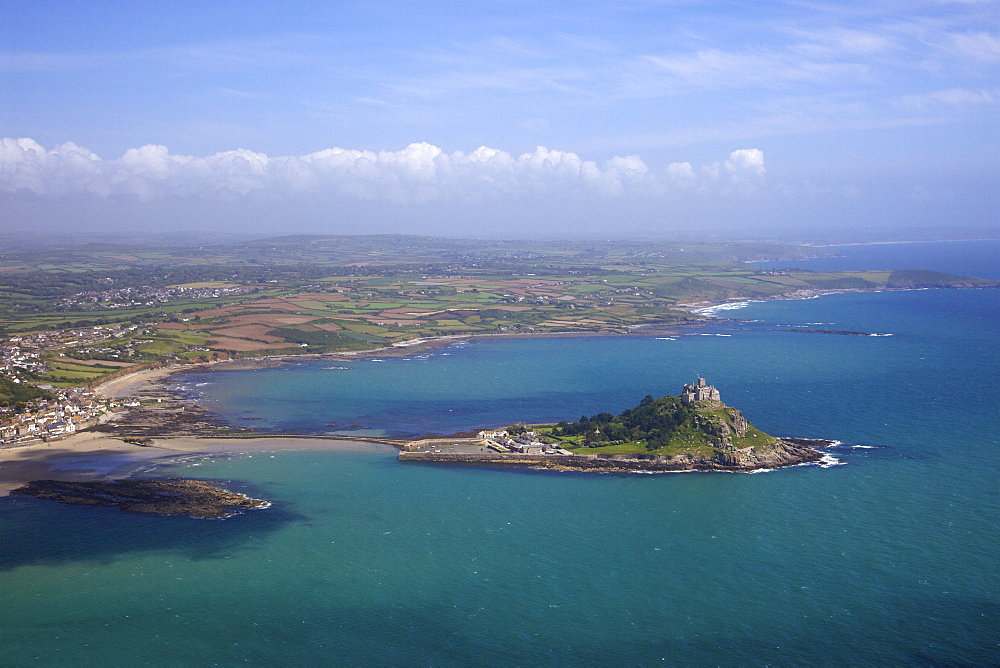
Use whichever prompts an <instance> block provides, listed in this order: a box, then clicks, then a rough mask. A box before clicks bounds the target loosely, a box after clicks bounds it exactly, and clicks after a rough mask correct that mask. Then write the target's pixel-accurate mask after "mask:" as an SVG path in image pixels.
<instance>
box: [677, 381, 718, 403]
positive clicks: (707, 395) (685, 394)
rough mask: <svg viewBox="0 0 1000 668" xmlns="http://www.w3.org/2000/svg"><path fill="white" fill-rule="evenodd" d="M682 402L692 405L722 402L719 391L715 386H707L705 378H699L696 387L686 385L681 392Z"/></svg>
mask: <svg viewBox="0 0 1000 668" xmlns="http://www.w3.org/2000/svg"><path fill="white" fill-rule="evenodd" d="M681 401H683V402H684V403H685V404H687V405H691V404H693V403H694V402H696V401H722V399H720V398H719V391H718V390H717V389H715V386H714V385H706V384H705V379H704V378H699V379H698V382H697V383H696V384H695V385H684V389H683V390H681Z"/></svg>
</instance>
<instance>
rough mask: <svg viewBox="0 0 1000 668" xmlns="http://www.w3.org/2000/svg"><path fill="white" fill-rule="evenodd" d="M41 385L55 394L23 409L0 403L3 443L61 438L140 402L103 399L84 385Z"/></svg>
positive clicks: (0, 434) (0, 431) (21, 443)
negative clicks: (122, 408)
mask: <svg viewBox="0 0 1000 668" xmlns="http://www.w3.org/2000/svg"><path fill="white" fill-rule="evenodd" d="M42 389H47V391H48V392H49V393H50V394H51V395H52V396H53V397H54V398H52V399H47V400H36V401H33V402H31V403H30V404H29V406H28V407H27V408H26V409H25V410H23V411H20V412H18V411H17V410H16V409H14V408H12V407H9V406H8V407H0V447H3V446H12V445H18V446H20V445H30V444H32V443H42V442H47V441H53V440H58V439H60V438H64V437H66V436H69V435H70V434H73V433H75V432H77V431H80V430H82V429H86V428H87V427H92V426H94V425H95V424H97V423H98V422H99V421H100V420H101V418H102V417H104V416H105V415H107V414H108V413H109V412H110V411H112V410H114V409H116V408H118V407H120V406H138V405H139V404H138V402H135V401H126V402H118V401H110V400H103V399H101V398H100V397H98V396H97V394H96V393H94V392H93V391H91V390H87V389H85V388H82V387H76V388H69V389H62V388H53V387H51V386H49V387H47V388H42Z"/></svg>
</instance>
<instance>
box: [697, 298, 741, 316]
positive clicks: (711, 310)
mask: <svg viewBox="0 0 1000 668" xmlns="http://www.w3.org/2000/svg"><path fill="white" fill-rule="evenodd" d="M752 303H753V302H752V301H745V302H728V303H726V304H717V305H715V306H706V307H705V308H696V309H694V310H693V311H692V313H697V314H698V315H707V316H709V317H712V316H714V315H715V314H716V313H718V312H720V311H733V310H736V309H740V308H746V307H747V306H749V305H750V304H752Z"/></svg>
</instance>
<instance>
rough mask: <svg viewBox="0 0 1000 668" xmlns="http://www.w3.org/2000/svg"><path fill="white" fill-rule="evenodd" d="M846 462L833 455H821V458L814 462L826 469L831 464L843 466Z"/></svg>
mask: <svg viewBox="0 0 1000 668" xmlns="http://www.w3.org/2000/svg"><path fill="white" fill-rule="evenodd" d="M846 463H847V462H842V461H840V460H839V459H837V458H836V457H834V456H833V455H823V458H822V459H820V460H819V461H818V462H816V465H817V466H820V467H822V468H825V469H828V468H830V467H831V466H843V465H844V464H846Z"/></svg>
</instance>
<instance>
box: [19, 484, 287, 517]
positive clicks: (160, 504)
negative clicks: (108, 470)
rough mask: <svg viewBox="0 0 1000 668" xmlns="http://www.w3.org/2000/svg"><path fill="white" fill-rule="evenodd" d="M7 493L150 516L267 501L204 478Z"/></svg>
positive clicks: (206, 512)
mask: <svg viewBox="0 0 1000 668" xmlns="http://www.w3.org/2000/svg"><path fill="white" fill-rule="evenodd" d="M11 494H19V495H22V496H33V497H35V498H38V499H51V500H52V501H59V502H60V503H68V504H72V505H81V506H108V507H113V508H120V509H121V510H125V511H129V512H135V513H146V514H150V515H187V516H189V517H196V518H200V519H224V518H226V517H231V516H233V515H236V514H238V513H239V512H240V511H241V510H243V509H246V508H267V507H268V506H270V505H271V504H270V503H268V502H267V501H262V500H260V499H251V498H250V497H249V496H247V495H245V494H240V493H239V492H231V491H229V490H227V489H223V488H222V487H219V486H218V485H216V484H214V483H211V482H209V481H207V480H189V479H184V478H169V479H162V480H161V479H140V478H130V479H125V480H112V481H94V482H64V481H58V480H35V481H33V482H29V483H27V484H25V485H23V486H21V487H18V488H17V489H15V490H13V491H12V492H11Z"/></svg>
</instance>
